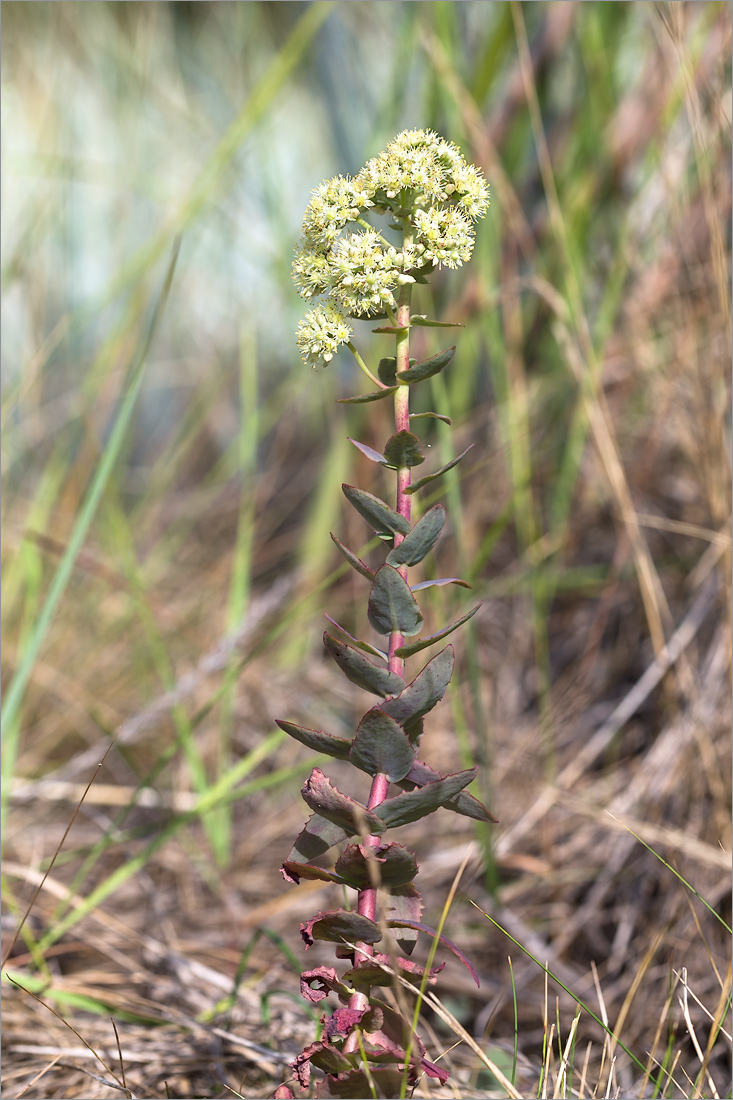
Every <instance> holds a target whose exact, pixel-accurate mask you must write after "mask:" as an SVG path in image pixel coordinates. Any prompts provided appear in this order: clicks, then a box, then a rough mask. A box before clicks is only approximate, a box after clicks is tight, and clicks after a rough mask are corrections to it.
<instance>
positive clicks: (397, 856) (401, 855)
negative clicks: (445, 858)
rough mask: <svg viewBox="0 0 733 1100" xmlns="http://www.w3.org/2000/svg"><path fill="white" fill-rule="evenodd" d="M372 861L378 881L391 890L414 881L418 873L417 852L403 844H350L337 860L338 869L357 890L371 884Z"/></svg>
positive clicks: (339, 873)
mask: <svg viewBox="0 0 733 1100" xmlns="http://www.w3.org/2000/svg"><path fill="white" fill-rule="evenodd" d="M372 862H373V863H374V870H375V871H376V879H377V882H379V884H380V885H381V886H385V887H389V888H390V889H391V888H392V887H398V886H404V885H405V884H406V883H408V882H412V880H413V879H414V877H415V875H416V874H417V872H418V866H417V861H416V859H415V857H414V855H413V854H412V852H410V851H408V849H407V848H405V847H404V846H403V845H402V844H380V845H379V847H378V848H371V847H370V848H367V847H365V845H363V844H350V845H349V846H348V848H346V849H345V850H344V851H343V853H342V854H341V855H340V856H339V858H338V859H337V860H336V867H335V871H336V873H337V874H338V875H340V876H341V878H342V879H344V880H345V881H346V882H348V884H349V885H350V886H353V887H354V889H356V890H361V889H363V888H364V887H365V886H371V884H372V876H371V875H370V873H369V870H370V863H372Z"/></svg>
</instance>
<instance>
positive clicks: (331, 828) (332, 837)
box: [281, 814, 351, 881]
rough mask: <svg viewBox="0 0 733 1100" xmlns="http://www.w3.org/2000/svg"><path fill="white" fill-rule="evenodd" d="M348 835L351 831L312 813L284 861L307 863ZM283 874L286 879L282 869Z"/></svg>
mask: <svg viewBox="0 0 733 1100" xmlns="http://www.w3.org/2000/svg"><path fill="white" fill-rule="evenodd" d="M349 836H351V833H350V832H347V830H346V829H341V828H339V826H338V825H334V823H333V822H332V821H327V820H326V819H325V817H321V815H320V814H313V815H312V816H311V817H309V818H308V820H307V821H306V823H305V825H304V826H303V829H302V830H301V832H300V834H299V835H298V839H297V840H296V841H295V844H294V845H293V847H292V848H291V849H290V852H289V853H288V858H287V860H286V862H290V861H291V860H292V861H294V862H295V863H309V862H310V861H311V860H313V859H317V858H318V856H322V855H323V854H324V852H327V851H328V849H329V848H332V847H333V846H334V844H340V843H341V842H342V841H343V840H346V839H347V838H348V837H349ZM283 866H284V865H283ZM281 870H282V868H281ZM283 875H284V877H285V878H286V879H287V877H288V876H287V874H286V873H285V872H284V871H283ZM289 881H292V880H289Z"/></svg>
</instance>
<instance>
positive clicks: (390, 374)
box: [377, 355, 398, 393]
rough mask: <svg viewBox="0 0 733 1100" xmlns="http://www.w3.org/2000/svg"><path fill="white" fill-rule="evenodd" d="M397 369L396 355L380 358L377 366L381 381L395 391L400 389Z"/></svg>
mask: <svg viewBox="0 0 733 1100" xmlns="http://www.w3.org/2000/svg"><path fill="white" fill-rule="evenodd" d="M396 370H397V360H396V359H395V357H394V355H389V356H387V357H386V358H385V359H380V360H379V365H378V367H377V375H378V377H379V381H380V382H383V383H384V384H385V386H389V388H390V389H391V390H392V392H393V393H394V392H395V390H397V389H398V386H397V378H396Z"/></svg>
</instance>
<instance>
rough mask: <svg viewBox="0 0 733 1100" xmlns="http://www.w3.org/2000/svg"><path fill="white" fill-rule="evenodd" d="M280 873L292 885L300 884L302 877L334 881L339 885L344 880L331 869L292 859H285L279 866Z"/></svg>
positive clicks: (319, 880)
mask: <svg viewBox="0 0 733 1100" xmlns="http://www.w3.org/2000/svg"><path fill="white" fill-rule="evenodd" d="M280 874H281V875H282V877H283V878H284V879H285V881H286V882H292V883H293V885H294V886H298V885H299V884H300V880H301V879H302V878H307V879H313V880H315V881H318V882H335V883H337V884H338V885H339V886H340V885H343V882H344V880H343V879H342V878H340V877H339V876H338V875H335V874H334V873H333V871H327V870H326V869H325V868H324V867H314V866H313V865H312V864H310V863H296V862H295V861H294V860H292V859H286V860H285V862H284V863H283V865H282V867H281V868H280Z"/></svg>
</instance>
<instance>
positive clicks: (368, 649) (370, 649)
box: [324, 613, 388, 662]
mask: <svg viewBox="0 0 733 1100" xmlns="http://www.w3.org/2000/svg"><path fill="white" fill-rule="evenodd" d="M324 618H325V619H328V621H329V622H330V624H331V626H335V627H336V629H337V630H340V631H341V633H342V634H343V635H344V637H345V638H348V639H349V641H350V642H353V643H354V645H355V646H356V647H357V648H358V649H363V650H364V652H365V653H371V654H373V656H375V657H381V658H382V660H383V661H385V662H386V661H387V659H388V658H387V654H386V653H385V652H384V650H382V649H377V648H376V646H373V645H371V644H370V643H369V642H363V641H362V640H361V638H355V637H354V635H353V634H349V632H348V630H346V628H345V627H343V626H341V624H340V623H337V622H336V620H335V619H332V618H331V616H330V615H327V614H325V613H324Z"/></svg>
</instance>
